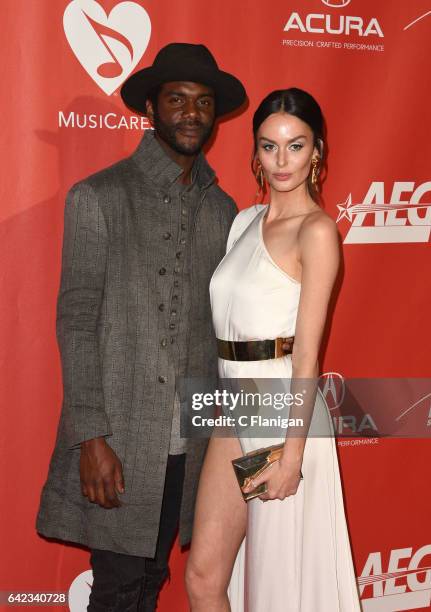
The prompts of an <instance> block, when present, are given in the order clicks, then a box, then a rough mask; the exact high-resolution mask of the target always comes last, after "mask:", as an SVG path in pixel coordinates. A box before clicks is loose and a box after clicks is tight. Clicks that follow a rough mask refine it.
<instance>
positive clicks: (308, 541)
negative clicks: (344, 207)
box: [186, 88, 361, 612]
mask: <svg viewBox="0 0 431 612" xmlns="http://www.w3.org/2000/svg"><path fill="white" fill-rule="evenodd" d="M253 133H254V144H255V157H254V162H255V168H256V176H257V179H258V180H259V181H261V182H262V181H263V180H266V181H267V182H268V184H269V188H270V203H269V205H268V206H264V205H256V206H252V207H250V208H247V209H245V210H243V211H241V212H240V213H239V214H238V216H237V217H236V219H235V221H234V223H233V225H232V228H231V232H230V235H229V240H228V245H227V253H226V256H225V257H224V259H223V260H222V261H221V263H220V265H219V266H218V268H217V270H216V271H215V273H214V275H213V278H212V281H211V287H210V292H211V304H212V311H213V321H214V327H215V332H216V336H217V338H218V339H219V340H222V341H223V340H228V341H234V342H249V341H254V342H255V341H261V340H271V339H272V340H273V339H276V338H288V337H294V341H293V349H292V352H289V353H287V354H284V355H282V356H278V357H276V358H272V359H271V358H270V359H268V358H265V359H262V358H260V357H259V358H258V357H256V360H248V361H240V360H236V359H234V357H230V358H229V359H227V358H221V357H220V359H219V374H220V377H222V378H234V379H236V378H251V379H253V380H255V382H256V384H257V385H259V379H263V378H278V379H283V380H285V379H289V378H291V379H292V380H296V379H309V380H310V379H316V378H317V377H318V375H319V365H318V353H319V348H320V342H321V338H322V333H323V330H324V327H325V322H326V316H327V307H328V303H329V300H330V296H331V292H332V288H333V285H334V281H335V278H336V274H337V270H338V265H339V241H338V235H337V230H336V226H335V223H334V221H333V220H332V218H331V217H329V216H328V215H327V214H326V213H325V212H324V211H323V210H322V209H321V207H320V206H319V204H318V201H319V199H318V182H319V170H320V168H321V167H322V163H323V158H324V153H325V144H324V130H323V118H322V114H321V110H320V107H319V105H318V104H317V102H316V101H315V100H314V98H313V97H312V96H310V95H309V94H307V93H306V92H304V91H302V90H299V89H296V88H291V89H288V90H282V91H275V92H273V93H272V94H270V95H269V96H267V97H266V98H265V99H264V100H263V102H262V103H261V104H260V106H259V108H258V109H257V111H256V113H255V115H254V119H253ZM236 346H238V345H236ZM285 348H287V347H286V345H285ZM224 357H226V355H224ZM315 398H316V399H315V404H314V410H313V413H312V420H311V428H310V431H309V434H308V436H307V437H305V436H303V437H302V438H301V437H295V438H293V437H290V438H289V437H286V434H284V437H275V438H265V437H245V436H244V435H243V434H242V435H241V436H238V437H236V436H233V437H219V436H216V435H213V437H212V438H211V440H210V443H209V446H208V451H207V454H206V457H205V462H204V465H203V468H202V473H201V479H200V483H199V492H198V498H197V505H196V515H195V524H194V531H193V540H192V547H191V551H190V555H189V559H188V564H187V569H186V585H187V590H188V595H189V599H190V605H191V610H192V612H228V611H232V612H357V611H359V610H360V609H361V608H360V603H359V597H358V592H357V587H356V579H355V573H354V568H353V562H352V556H351V549H350V542H349V535H348V531H347V525H346V519H345V513H344V506H343V496H342V489H341V481H340V474H339V467H338V460H337V454H336V446H335V440H334V436H333V430H332V424H331V418H330V413H329V411H328V408H327V405H326V403H325V401H324V399H323V396H322V394H321V393H320V391H319V390H318V391H317V394H316V396H315ZM312 401H313V403H314V397H313V400H312ZM313 426H316V427H317V430H318V433H319V434H320V435H319V436H313V435H311V431H312V429H313ZM322 433H323V434H324V435H322ZM280 435H281V434H280ZM280 442H285V444H284V448H283V454H282V456H281V458H280V460H279V461H278V462H276V463H274V464H273V465H272V466H271V468H270V469H268V470H266V471H265V472H264V473H263V474H262V475H261V476H259V477H258V478H255V479H254V481H253V482H252V484H251V486H250V488H249V490H251V489H254V487H256V486H258V485H259V484H262V483H264V482H265V483H266V485H267V491H266V492H265V493H263V494H261V495H260V496H259V497H256V498H254V499H252V500H250V501H248V502H247V503H246V502H244V500H243V497H242V495H241V491H240V489H239V486H238V483H237V481H236V478H235V475H234V471H233V468H232V464H231V460H232V459H236V458H238V457H240V456H241V455H243V454H245V453H247V452H249V451H252V450H255V449H258V448H262V447H264V446H269V445H271V444H277V443H280ZM301 472H302V474H303V479H301Z"/></svg>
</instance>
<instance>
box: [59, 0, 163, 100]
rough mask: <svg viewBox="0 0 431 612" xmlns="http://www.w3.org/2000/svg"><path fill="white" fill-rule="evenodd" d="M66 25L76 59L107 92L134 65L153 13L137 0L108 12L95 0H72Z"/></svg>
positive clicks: (146, 38) (145, 42)
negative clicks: (148, 11) (149, 13)
mask: <svg viewBox="0 0 431 612" xmlns="http://www.w3.org/2000/svg"><path fill="white" fill-rule="evenodd" d="M63 27H64V32H65V34H66V38H67V41H68V43H69V45H70V47H71V49H72V51H73V52H74V54H75V55H76V57H77V59H78V60H79V62H80V63H81V64H82V66H83V67H84V68H85V70H86V71H87V72H88V74H89V75H90V76H91V78H92V79H93V80H94V81H95V82H96V83H97V85H98V86H99V87H100V88H101V89H102V90H103V91H104V92H105V93H106V94H108V96H110V95H111V94H112V93H113V92H114V91H115V90H116V89H117V88H118V87H119V86H120V85H121V84H122V83H123V82H124V81H125V80H126V79H127V77H128V76H129V74H130V73H131V72H132V70H133V69H134V68H135V66H136V64H137V63H138V62H139V60H140V59H141V57H142V56H143V54H144V53H145V50H146V48H147V46H148V43H149V41H150V36H151V21H150V17H149V15H148V13H147V11H146V10H145V9H144V8H143V7H142V6H141V5H140V4H137V3H136V2H120V3H119V4H117V5H116V6H114V8H113V9H112V10H111V12H110V13H109V15H107V14H106V12H105V10H104V9H103V7H102V6H100V4H99V3H98V2H96V0H72V2H70V4H68V6H67V7H66V10H65V11H64V16H63Z"/></svg>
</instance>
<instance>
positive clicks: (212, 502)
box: [186, 437, 247, 612]
mask: <svg viewBox="0 0 431 612" xmlns="http://www.w3.org/2000/svg"><path fill="white" fill-rule="evenodd" d="M242 454H243V452H242V450H241V446H240V443H239V441H238V438H236V437H233V438H220V437H212V438H211V440H210V442H209V445H208V450H207V453H206V456H205V461H204V464H203V466H202V472H201V477H200V481H199V489H198V495H197V501H196V510H195V521H194V527H193V538H192V545H191V550H190V555H189V558H188V562H187V567H186V587H187V593H188V596H189V601H190V609H191V612H230V605H229V600H228V597H227V587H228V586H229V581H230V577H231V574H232V569H233V565H234V562H235V558H236V554H237V552H238V550H239V547H240V545H241V542H242V540H243V539H244V535H245V529H246V523H247V506H246V503H245V502H244V500H243V498H242V495H241V491H240V489H239V486H238V482H237V480H236V477H235V473H234V471H233V467H232V464H231V459H236V458H237V457H240V456H241V455H242Z"/></svg>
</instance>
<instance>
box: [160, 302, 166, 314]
mask: <svg viewBox="0 0 431 612" xmlns="http://www.w3.org/2000/svg"><path fill="white" fill-rule="evenodd" d="M164 309H165V305H164V304H159V310H160V312H163V311H164Z"/></svg>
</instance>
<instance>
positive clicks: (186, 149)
mask: <svg viewBox="0 0 431 612" xmlns="http://www.w3.org/2000/svg"><path fill="white" fill-rule="evenodd" d="M153 124H154V129H155V130H156V133H157V134H158V135H159V136H160V138H161V139H162V140H163V141H164V142H166V144H168V145H169V146H170V147H171V149H173V150H174V151H176V152H177V153H179V154H180V155H196V154H197V153H199V151H200V150H201V149H202V147H203V146H204V144H205V143H206V142H207V141H208V140H209V138H210V136H211V133H212V131H213V127H214V122H213V123H212V124H210V125H205V124H203V123H202V122H200V121H189V122H186V121H184V122H181V123H177V124H176V125H169V124H167V123H164V122H163V121H162V120H161V119H160V116H159V114H158V113H157V112H155V113H154V119H153ZM187 128H201V130H202V131H201V133H200V138H199V139H198V141H197V142H195V143H190V144H189V145H187V144H185V143H183V142H178V139H177V130H178V129H180V130H181V129H187Z"/></svg>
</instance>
